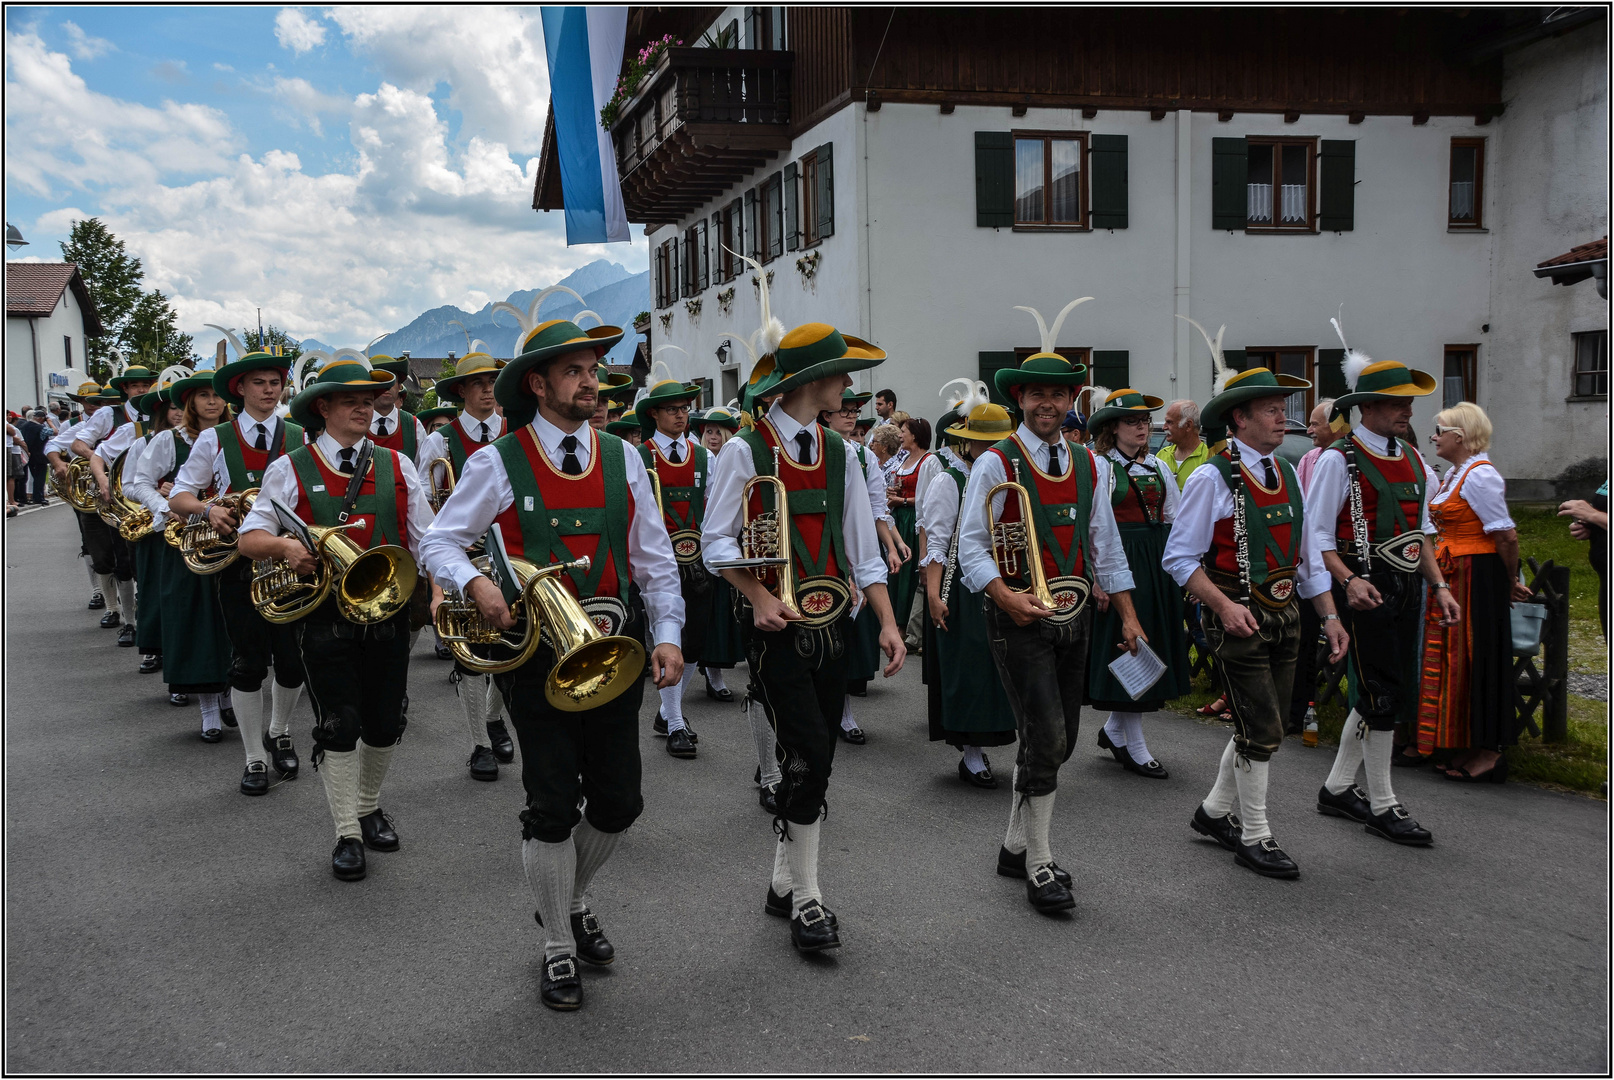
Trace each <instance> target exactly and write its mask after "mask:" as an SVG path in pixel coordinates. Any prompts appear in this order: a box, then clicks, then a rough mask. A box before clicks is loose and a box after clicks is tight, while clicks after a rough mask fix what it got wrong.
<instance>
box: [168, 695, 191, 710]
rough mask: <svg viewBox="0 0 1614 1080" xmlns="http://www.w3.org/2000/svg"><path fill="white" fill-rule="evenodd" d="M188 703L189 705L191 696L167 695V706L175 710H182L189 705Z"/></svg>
mask: <svg viewBox="0 0 1614 1080" xmlns="http://www.w3.org/2000/svg"><path fill="white" fill-rule="evenodd" d="M190 703H191V696H190V695H189V694H169V695H168V704H170V705H172V706H173V707H174V708H176V709H183V708H185V707H186V706H187V705H189V704H190Z"/></svg>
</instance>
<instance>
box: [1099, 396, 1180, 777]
mask: <svg viewBox="0 0 1614 1080" xmlns="http://www.w3.org/2000/svg"><path fill="white" fill-rule="evenodd" d="M1100 393H1104V392H1103V390H1102V388H1099V389H1098V390H1097V391H1095V393H1094V396H1095V397H1097V396H1098V395H1099V394H1100ZM1103 401H1104V404H1103V405H1102V406H1101V407H1099V408H1098V409H1096V410H1094V412H1093V414H1092V416H1090V417H1089V418H1088V420H1087V431H1088V437H1089V446H1090V449H1091V450H1092V451H1093V453H1094V454H1095V455H1096V456H1097V457H1098V460H1099V461H1100V462H1102V463H1103V464H1104V465H1106V466H1107V467H1108V468H1107V469H1101V470H1100V474H1101V475H1100V483H1101V484H1102V483H1103V482H1104V480H1105V478H1106V477H1107V479H1108V485H1109V486H1108V492H1109V497H1110V506H1111V507H1112V508H1113V509H1114V511H1115V523H1116V525H1117V526H1118V527H1119V529H1120V532H1121V547H1122V549H1123V550H1124V551H1125V552H1126V561H1127V566H1128V568H1130V569H1131V571H1132V580H1133V583H1134V585H1133V590H1132V606H1133V608H1134V609H1135V610H1136V611H1137V614H1138V622H1139V623H1140V624H1142V626H1143V629H1144V632H1145V633H1146V634H1148V636H1149V648H1151V649H1153V650H1154V653H1155V655H1156V656H1158V657H1159V658H1160V659H1161V660H1162V661H1164V662H1165V665H1166V670H1165V673H1164V674H1163V675H1161V676H1160V679H1159V681H1158V682H1156V683H1155V684H1154V685H1153V686H1151V687H1149V688H1148V689H1147V690H1145V691H1144V692H1143V697H1141V698H1138V699H1134V698H1133V697H1132V696H1131V695H1130V694H1128V693H1127V692H1126V690H1125V689H1123V688H1122V686H1121V683H1120V681H1119V680H1118V679H1116V677H1115V674H1114V673H1113V672H1112V671H1110V664H1111V662H1113V661H1114V660H1115V658H1116V657H1118V656H1120V655H1121V651H1120V649H1119V648H1118V647H1117V646H1118V644H1119V642H1120V641H1121V619H1120V617H1119V616H1118V615H1117V614H1116V612H1115V609H1114V608H1113V607H1107V606H1106V608H1105V609H1104V610H1099V611H1097V612H1095V613H1094V616H1093V634H1092V652H1091V654H1090V657H1089V660H1088V664H1087V696H1088V700H1089V702H1090V703H1091V704H1092V706H1093V708H1094V709H1095V710H1097V711H1105V710H1108V711H1109V714H1110V715H1109V719H1108V720H1106V721H1105V723H1104V727H1103V728H1102V729H1101V730H1100V731H1099V733H1098V744H1099V746H1101V747H1103V748H1104V749H1106V750H1108V751H1109V752H1110V753H1111V754H1112V755H1113V756H1114V758H1115V760H1116V761H1118V762H1120V763H1121V765H1122V766H1124V767H1125V768H1126V770H1127V771H1128V772H1131V773H1136V774H1137V775H1138V776H1143V777H1147V778H1149V779H1151V780H1164V779H1166V777H1167V775H1168V774H1167V772H1166V769H1165V767H1164V766H1163V765H1161V764H1160V762H1159V761H1157V760H1155V756H1154V754H1152V753H1151V752H1150V751H1149V744H1148V743H1147V742H1146V741H1144V738H1143V714H1144V713H1146V712H1156V711H1158V710H1159V709H1161V708H1163V707H1164V706H1165V703H1166V702H1167V701H1168V700H1170V699H1171V698H1174V697H1181V696H1182V695H1184V694H1186V693H1188V688H1189V670H1190V669H1189V667H1188V636H1187V633H1186V632H1185V631H1184V629H1183V618H1182V590H1181V589H1180V588H1178V587H1177V584H1176V582H1174V581H1173V580H1172V579H1171V575H1170V574H1167V573H1166V571H1165V568H1164V567H1163V566H1162V565H1161V560H1162V558H1163V557H1164V556H1165V553H1166V538H1167V537H1169V536H1170V535H1171V522H1172V519H1174V518H1175V517H1176V516H1177V500H1178V498H1179V495H1178V491H1177V482H1176V481H1175V480H1174V479H1172V476H1171V473H1170V472H1169V471H1167V469H1166V466H1165V465H1164V464H1163V463H1162V462H1161V461H1160V459H1159V458H1157V457H1155V456H1154V455H1153V454H1151V453H1149V432H1150V429H1151V426H1152V421H1151V414H1152V413H1153V412H1154V411H1155V410H1156V409H1159V408H1161V407H1163V406H1164V405H1165V402H1164V401H1162V400H1161V399H1160V398H1157V397H1150V396H1148V395H1147V394H1140V393H1139V392H1138V391H1136V390H1132V389H1124V390H1116V391H1114V392H1110V393H1107V394H1105V396H1104V398H1103Z"/></svg>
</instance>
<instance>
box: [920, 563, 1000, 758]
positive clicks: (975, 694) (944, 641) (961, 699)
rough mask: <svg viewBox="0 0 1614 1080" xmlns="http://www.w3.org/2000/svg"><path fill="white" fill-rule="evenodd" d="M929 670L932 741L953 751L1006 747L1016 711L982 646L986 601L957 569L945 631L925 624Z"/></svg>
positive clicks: (987, 650)
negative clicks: (946, 745)
mask: <svg viewBox="0 0 1614 1080" xmlns="http://www.w3.org/2000/svg"><path fill="white" fill-rule="evenodd" d="M925 626H926V629H927V638H926V643H925V659H926V660H927V661H929V660H931V659H932V658H933V657H934V664H932V665H930V667H929V670H930V676H931V678H930V700H931V709H930V741H931V742H945V743H948V744H949V745H951V746H1007V745H1009V744H1010V743H1012V742H1014V739H1015V722H1014V710H1012V709H1011V708H1009V697H1008V695H1007V694H1005V693H1004V692H1003V682H1002V680H1001V679H999V678H998V666H997V664H996V663H994V662H993V660H992V650H991V647H990V646H989V645H988V644H987V641H986V608H985V598H984V597H983V596H982V594H980V593H972V592H970V591H969V590H968V589H966V588H965V587H964V582H963V580H962V579H961V575H960V573H959V570H958V568H957V567H954V568H953V584H952V586H951V588H950V589H949V591H948V596H947V629H946V630H942V629H939V628H936V627H934V626H932V625H931V622H930V619H929V617H928V615H927V617H926V619H925Z"/></svg>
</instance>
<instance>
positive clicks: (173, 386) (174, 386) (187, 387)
mask: <svg viewBox="0 0 1614 1080" xmlns="http://www.w3.org/2000/svg"><path fill="white" fill-rule="evenodd" d="M203 387H206V388H207V389H209V390H212V389H213V373H212V372H211V371H200V372H197V373H196V374H195V375H191V376H189V377H187V378H184V379H181V380H179V381H178V382H176V383H170V384H169V385H168V388H167V389H166V390H164V391H159V392H160V393H166V394H167V395H168V401H169V403H170V404H173V405H180V406H183V405H184V404H185V400H186V399H187V398H189V397H190V396H191V395H192V394H194V393H196V391H198V390H201V389H202V388H203ZM142 411H144V410H142Z"/></svg>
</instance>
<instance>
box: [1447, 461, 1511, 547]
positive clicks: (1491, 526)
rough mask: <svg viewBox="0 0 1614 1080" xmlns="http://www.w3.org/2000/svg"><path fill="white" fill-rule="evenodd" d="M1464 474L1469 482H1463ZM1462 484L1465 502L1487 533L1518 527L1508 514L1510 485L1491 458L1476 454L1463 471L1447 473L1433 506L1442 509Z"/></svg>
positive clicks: (1458, 469)
mask: <svg viewBox="0 0 1614 1080" xmlns="http://www.w3.org/2000/svg"><path fill="white" fill-rule="evenodd" d="M1464 475H1467V476H1468V479H1467V480H1463V476H1464ZM1459 483H1461V484H1462V485H1463V501H1464V502H1466V503H1467V504H1468V505H1469V508H1470V509H1472V510H1473V511H1474V513H1475V515H1476V516H1477V517H1478V518H1479V519H1480V524H1481V525H1483V526H1484V528H1485V531H1486V532H1488V533H1493V532H1501V531H1502V530H1503V529H1513V528H1517V527H1518V526H1516V525H1515V524H1514V523H1513V518H1512V516H1511V515H1510V514H1509V513H1508V498H1507V491H1508V486H1507V482H1506V481H1505V480H1503V479H1502V474H1501V473H1499V472H1497V471H1496V466H1495V465H1492V464H1491V459H1490V456H1489V455H1487V454H1484V453H1479V454H1475V455H1474V456H1473V457H1471V458H1469V459H1468V460H1467V461H1465V462H1463V464H1462V465H1461V466H1460V467H1459V468H1456V469H1453V470H1451V472H1449V473H1447V474H1446V479H1445V482H1444V483H1442V484H1441V485H1440V491H1439V492H1438V493H1437V494H1436V495H1435V496H1434V497H1432V498H1431V499H1430V500H1429V503H1430V505H1431V506H1439V505H1440V504H1441V503H1443V502H1445V501H1446V500H1447V499H1449V498H1451V494H1452V492H1454V491H1456V490H1457V485H1458V484H1459Z"/></svg>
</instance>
